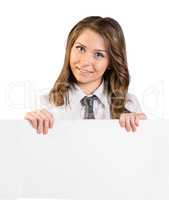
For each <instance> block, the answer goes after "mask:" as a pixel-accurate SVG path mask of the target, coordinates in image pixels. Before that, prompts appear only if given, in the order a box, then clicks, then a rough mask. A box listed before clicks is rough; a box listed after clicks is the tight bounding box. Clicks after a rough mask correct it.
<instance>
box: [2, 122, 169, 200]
mask: <svg viewBox="0 0 169 200" xmlns="http://www.w3.org/2000/svg"><path fill="white" fill-rule="evenodd" d="M168 124H169V121H167V120H161V121H160V120H152V121H151V120H147V121H141V122H140V126H139V128H138V130H137V132H136V133H131V132H130V133H127V132H126V131H125V130H124V129H121V128H120V126H119V123H118V121H117V120H74V121H73V120H72V121H71V120H70V121H69V120H65V121H57V122H55V125H54V128H53V129H51V130H49V133H48V134H47V135H39V134H37V133H36V131H35V130H34V129H33V128H31V126H30V125H29V123H28V122H27V121H24V120H4V121H3V120H1V121H0V199H19V198H37V199H38V198H51V199H56V200H57V199H59V200H61V199H63V200H112V199H115V200H124V199H125V200H161V199H163V200H168V199H169V128H168Z"/></svg>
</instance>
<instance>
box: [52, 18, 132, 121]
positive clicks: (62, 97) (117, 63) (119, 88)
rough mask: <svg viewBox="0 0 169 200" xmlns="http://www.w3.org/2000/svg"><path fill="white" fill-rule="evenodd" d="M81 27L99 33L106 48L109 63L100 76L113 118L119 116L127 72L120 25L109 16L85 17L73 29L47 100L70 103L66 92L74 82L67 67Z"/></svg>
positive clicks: (127, 84) (123, 104) (123, 98)
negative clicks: (108, 98) (59, 71)
mask: <svg viewBox="0 0 169 200" xmlns="http://www.w3.org/2000/svg"><path fill="white" fill-rule="evenodd" d="M84 29H90V30H92V31H94V32H96V33H98V34H100V35H101V36H102V38H103V39H104V41H105V44H106V45H107V47H108V54H109V64H108V67H107V69H106V71H105V73H104V74H103V77H102V78H103V82H104V91H105V92H106V94H107V95H109V97H110V112H111V116H112V119H119V117H120V114H121V113H123V112H126V109H125V102H126V94H127V92H128V86H129V71H128V64H127V56H126V45H125V38H124V34H123V31H122V28H121V26H120V25H119V23H118V22H117V21H116V20H114V19H112V18H110V17H105V18H102V17H100V16H90V17H86V18H84V19H82V20H81V21H80V22H78V23H77V24H76V25H75V26H74V27H73V28H72V30H71V31H70V33H69V35H68V38H67V44H66V53H65V59H64V64H63V68H62V70H61V73H60V75H59V76H58V78H57V80H56V81H55V83H54V86H53V88H52V89H51V91H50V93H49V102H50V103H51V104H53V105H55V106H61V105H64V104H65V105H68V104H69V93H68V92H69V90H70V89H71V88H72V87H74V85H75V83H77V80H76V79H75V77H74V75H73V73H72V71H71V68H70V52H71V49H72V47H73V45H74V42H75V41H76V40H77V38H78V37H79V35H80V34H81V33H82V31H84Z"/></svg>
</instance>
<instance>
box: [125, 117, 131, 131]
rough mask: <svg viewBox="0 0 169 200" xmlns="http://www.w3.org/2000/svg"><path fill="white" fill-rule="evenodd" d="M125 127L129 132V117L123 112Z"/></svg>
mask: <svg viewBox="0 0 169 200" xmlns="http://www.w3.org/2000/svg"><path fill="white" fill-rule="evenodd" d="M125 128H126V131H127V132H129V131H130V128H131V127H130V117H129V115H128V114H125Z"/></svg>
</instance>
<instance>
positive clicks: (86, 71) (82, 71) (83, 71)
mask: <svg viewBox="0 0 169 200" xmlns="http://www.w3.org/2000/svg"><path fill="white" fill-rule="evenodd" d="M77 69H78V70H79V71H80V72H81V73H93V72H91V71H88V70H84V69H81V68H77Z"/></svg>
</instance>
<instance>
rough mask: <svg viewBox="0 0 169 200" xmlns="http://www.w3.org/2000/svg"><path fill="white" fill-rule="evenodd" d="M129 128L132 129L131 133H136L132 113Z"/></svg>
mask: <svg viewBox="0 0 169 200" xmlns="http://www.w3.org/2000/svg"><path fill="white" fill-rule="evenodd" d="M130 126H131V128H132V131H133V132H135V131H136V125H135V116H134V114H132V113H131V115H130Z"/></svg>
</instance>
